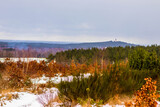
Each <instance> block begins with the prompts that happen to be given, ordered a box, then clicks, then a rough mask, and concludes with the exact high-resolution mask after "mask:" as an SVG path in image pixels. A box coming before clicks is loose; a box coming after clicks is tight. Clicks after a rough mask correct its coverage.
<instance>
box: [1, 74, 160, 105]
mask: <svg viewBox="0 0 160 107" xmlns="http://www.w3.org/2000/svg"><path fill="white" fill-rule="evenodd" d="M90 75H91V74H90V73H87V74H84V77H85V78H87V77H89V76H90ZM49 80H52V81H53V83H59V82H60V81H61V80H62V81H72V80H73V76H67V77H61V75H60V74H59V75H57V76H55V77H51V78H49V77H45V76H42V77H41V78H35V79H31V81H32V82H33V84H35V85H37V84H45V83H47V82H48V81H49ZM58 92H59V91H58V89H57V88H50V89H49V88H47V90H46V91H45V93H43V94H39V95H38V94H33V93H30V92H12V93H15V94H18V95H19V98H17V99H12V100H11V101H7V100H5V101H4V102H3V104H4V103H5V105H3V107H44V104H47V103H49V99H54V98H56V97H57V96H58ZM1 99H3V98H1ZM1 101H2V100H0V102H1ZM52 105H53V107H60V105H62V103H58V102H53V103H52ZM159 106H160V102H158V106H157V107H159ZM75 107H82V106H81V105H79V104H78V105H76V106H75ZM92 107H95V106H94V105H93V106H92ZM102 107H113V105H109V104H106V105H103V106H102ZM114 107H125V105H123V104H122V105H114Z"/></svg>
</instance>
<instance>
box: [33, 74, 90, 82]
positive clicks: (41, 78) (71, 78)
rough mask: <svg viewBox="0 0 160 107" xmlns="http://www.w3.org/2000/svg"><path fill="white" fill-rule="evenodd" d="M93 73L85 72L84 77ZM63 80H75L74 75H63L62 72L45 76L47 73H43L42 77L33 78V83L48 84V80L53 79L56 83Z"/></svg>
mask: <svg viewBox="0 0 160 107" xmlns="http://www.w3.org/2000/svg"><path fill="white" fill-rule="evenodd" d="M90 75H91V74H90V73H86V74H84V78H88V77H89V76H90ZM61 80H62V81H69V82H70V81H72V80H73V76H67V77H61V74H59V75H57V76H55V77H45V75H43V76H42V77H40V78H34V79H31V81H32V83H33V84H46V83H47V82H48V81H52V82H53V83H55V84H58V83H60V82H61Z"/></svg>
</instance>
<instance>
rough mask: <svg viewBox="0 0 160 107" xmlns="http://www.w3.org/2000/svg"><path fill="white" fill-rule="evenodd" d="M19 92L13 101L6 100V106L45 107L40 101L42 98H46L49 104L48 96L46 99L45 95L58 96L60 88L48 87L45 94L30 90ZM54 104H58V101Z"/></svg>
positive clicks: (45, 100) (45, 101)
mask: <svg viewBox="0 0 160 107" xmlns="http://www.w3.org/2000/svg"><path fill="white" fill-rule="evenodd" d="M17 93H18V94H19V98H18V99H13V100H12V101H5V103H6V105H4V107H43V105H42V104H41V103H40V99H41V98H43V99H42V100H44V103H46V104H47V103H48V102H47V98H46V99H45V98H44V97H43V96H49V95H52V98H55V97H56V96H58V89H57V88H51V89H48V91H46V92H45V93H44V94H40V95H35V94H32V93H28V92H17ZM49 97H51V96H49ZM53 104H54V105H58V103H57V102H54V103H53Z"/></svg>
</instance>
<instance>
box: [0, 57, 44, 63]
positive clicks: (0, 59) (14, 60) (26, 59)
mask: <svg viewBox="0 0 160 107" xmlns="http://www.w3.org/2000/svg"><path fill="white" fill-rule="evenodd" d="M5 60H6V58H0V61H1V62H5ZM19 60H21V61H24V62H30V61H37V62H38V63H39V62H40V61H47V59H46V58H9V60H7V61H13V62H17V61H19Z"/></svg>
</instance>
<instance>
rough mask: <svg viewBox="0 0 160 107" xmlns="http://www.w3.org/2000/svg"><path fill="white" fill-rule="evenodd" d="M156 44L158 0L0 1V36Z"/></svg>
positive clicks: (159, 19)
mask: <svg viewBox="0 0 160 107" xmlns="http://www.w3.org/2000/svg"><path fill="white" fill-rule="evenodd" d="M115 38H116V39H117V40H119V41H125V42H130V43H137V44H160V0H0V39H10V40H13V39H14V40H40V41H70V42H94V41H109V40H115Z"/></svg>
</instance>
